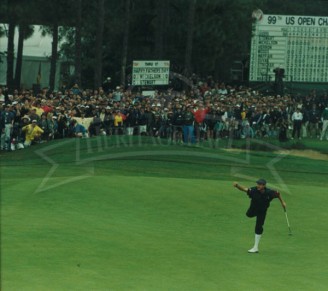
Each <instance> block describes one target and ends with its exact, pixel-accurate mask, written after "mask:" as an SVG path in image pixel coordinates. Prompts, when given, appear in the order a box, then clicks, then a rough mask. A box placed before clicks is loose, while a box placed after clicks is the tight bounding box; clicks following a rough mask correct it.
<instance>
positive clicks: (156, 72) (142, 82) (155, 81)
mask: <svg viewBox="0 0 328 291" xmlns="http://www.w3.org/2000/svg"><path fill="white" fill-rule="evenodd" d="M169 76H170V61H133V71H132V85H134V86H154V85H168V84H169Z"/></svg>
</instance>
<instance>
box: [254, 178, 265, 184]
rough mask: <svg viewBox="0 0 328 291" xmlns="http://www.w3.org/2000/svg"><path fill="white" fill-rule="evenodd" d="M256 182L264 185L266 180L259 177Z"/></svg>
mask: <svg viewBox="0 0 328 291" xmlns="http://www.w3.org/2000/svg"><path fill="white" fill-rule="evenodd" d="M256 184H259V185H266V181H265V180H264V179H259V180H257V181H256Z"/></svg>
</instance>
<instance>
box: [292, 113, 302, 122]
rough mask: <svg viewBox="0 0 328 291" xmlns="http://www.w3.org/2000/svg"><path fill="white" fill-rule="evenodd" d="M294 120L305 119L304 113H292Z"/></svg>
mask: <svg viewBox="0 0 328 291" xmlns="http://www.w3.org/2000/svg"><path fill="white" fill-rule="evenodd" d="M292 120H293V121H294V120H303V114H302V113H301V112H297V111H296V112H294V113H293V115H292Z"/></svg>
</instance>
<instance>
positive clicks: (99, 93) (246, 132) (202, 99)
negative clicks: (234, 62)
mask: <svg viewBox="0 0 328 291" xmlns="http://www.w3.org/2000/svg"><path fill="white" fill-rule="evenodd" d="M155 92H156V93H155V95H154V96H153V97H145V96H142V94H141V93H140V92H134V90H132V89H131V88H129V89H123V88H122V87H116V88H115V89H114V90H109V89H104V88H99V89H98V90H90V89H82V88H79V86H78V84H75V85H74V86H73V87H72V88H70V89H65V90H63V91H55V92H49V91H48V90H47V89H43V90H42V91H41V92H40V93H39V94H33V92H32V91H31V90H22V91H19V90H15V91H14V93H13V94H12V95H10V94H8V93H7V92H6V88H0V126H1V143H0V145H1V150H7V151H11V150H15V149H22V148H25V147H28V146H30V145H33V144H35V143H43V142H50V141H51V140H53V139H63V138H92V137H94V136H99V135H108V136H110V135H147V136H154V137H157V138H166V139H170V141H172V143H188V144H194V143H195V144H197V143H200V142H202V141H204V140H210V139H213V140H216V139H223V138H234V139H247V138H263V139H265V138H276V139H279V140H280V141H281V142H285V141H287V140H289V139H302V138H312V139H320V140H326V139H328V130H327V128H328V95H327V92H320V93H318V92H316V90H313V91H312V92H310V93H308V94H306V95H303V96H302V95H300V94H297V95H295V96H293V95H289V94H285V95H283V96H280V95H276V96H274V95H269V96H266V95H263V94H261V93H260V92H258V91H254V90H253V89H251V88H247V87H242V86H241V87H236V86H226V85H225V84H224V83H218V82H214V81H213V80H210V81H205V82H202V81H197V82H194V86H193V87H192V89H190V90H188V91H183V90H181V91H174V90H173V89H167V90H162V91H155Z"/></svg>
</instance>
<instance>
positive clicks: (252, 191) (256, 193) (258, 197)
mask: <svg viewBox="0 0 328 291" xmlns="http://www.w3.org/2000/svg"><path fill="white" fill-rule="evenodd" d="M256 184H257V185H256V187H252V188H247V187H244V186H241V185H239V184H238V183H237V182H234V183H233V186H234V187H236V188H237V189H239V190H240V191H243V192H246V193H247V195H248V196H249V198H250V199H251V204H250V206H249V209H248V210H247V212H246V216H247V217H256V224H255V244H254V247H253V248H251V249H250V250H248V252H249V253H258V252H259V242H260V239H261V235H262V233H263V225H264V221H265V216H266V213H267V210H268V208H269V206H270V202H271V201H272V200H273V199H274V198H278V199H279V200H280V202H281V205H282V207H283V208H284V209H285V207H286V203H285V201H284V200H282V198H281V195H280V193H279V192H278V191H274V190H271V189H269V188H266V181H265V180H264V179H259V180H258V181H256Z"/></svg>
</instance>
